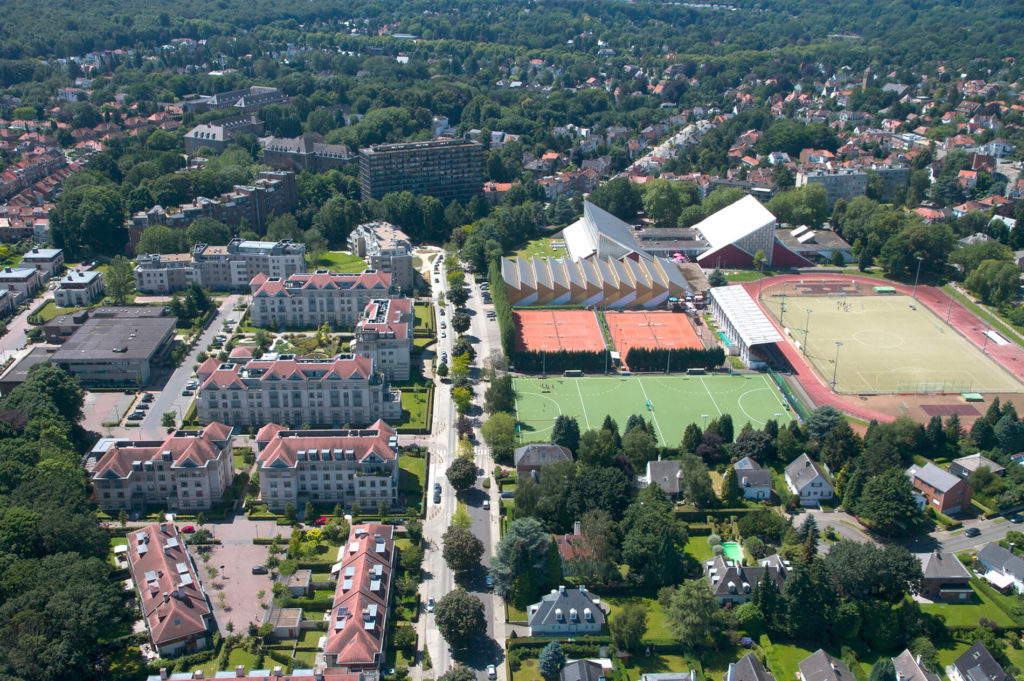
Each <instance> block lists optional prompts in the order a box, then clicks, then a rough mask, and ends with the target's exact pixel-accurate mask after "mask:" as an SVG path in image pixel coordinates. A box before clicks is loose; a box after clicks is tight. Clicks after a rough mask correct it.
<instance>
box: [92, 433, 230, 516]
mask: <svg viewBox="0 0 1024 681" xmlns="http://www.w3.org/2000/svg"><path fill="white" fill-rule="evenodd" d="M86 470H87V471H88V472H89V473H90V477H91V478H92V484H93V488H94V489H95V497H96V503H98V504H99V507H100V508H102V509H103V510H104V511H106V512H108V513H110V512H112V513H115V514H116V512H117V511H120V510H121V509H125V510H129V511H139V512H142V511H144V510H145V509H146V507H152V508H164V509H167V510H168V511H171V512H180V513H196V512H198V511H205V510H209V509H210V508H211V507H212V506H213V505H214V504H218V503H220V501H221V498H222V497H223V495H224V490H226V489H228V488H230V487H231V481H232V479H233V478H234V464H233V458H232V449H231V428H229V427H228V426H225V425H224V424H222V423H211V424H209V425H208V426H206V427H205V428H203V429H202V430H176V431H174V432H173V433H171V434H170V435H168V436H167V437H166V438H164V439H163V440H128V439H126V438H109V437H105V438H101V439H100V440H99V442H97V443H96V445H95V446H94V447H93V448H92V452H90V454H89V457H88V458H87V461H86Z"/></svg>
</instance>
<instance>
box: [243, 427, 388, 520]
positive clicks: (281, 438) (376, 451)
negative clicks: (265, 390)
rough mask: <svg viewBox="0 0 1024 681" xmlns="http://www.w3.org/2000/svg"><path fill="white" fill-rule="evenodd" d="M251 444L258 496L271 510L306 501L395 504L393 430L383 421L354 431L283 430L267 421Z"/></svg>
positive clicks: (360, 505)
mask: <svg viewBox="0 0 1024 681" xmlns="http://www.w3.org/2000/svg"><path fill="white" fill-rule="evenodd" d="M256 445H257V448H258V450H259V454H258V456H257V457H256V464H257V466H258V467H259V471H260V499H261V500H262V501H263V503H265V504H267V506H268V507H270V508H272V509H274V510H280V509H283V508H284V507H285V505H286V504H288V503H289V502H291V503H292V504H295V506H296V507H297V508H298V507H300V506H301V505H302V504H304V503H305V502H307V501H312V502H313V503H325V504H334V503H341V504H344V506H345V507H346V508H351V506H352V504H353V503H358V504H359V507H360V508H371V509H375V508H377V507H378V506H379V505H380V503H381V502H382V501H383V502H384V503H386V504H387V505H388V506H389V507H394V506H397V505H398V501H399V499H398V481H399V477H398V476H399V472H398V470H399V468H398V433H397V431H395V429H394V428H392V427H390V426H389V425H387V424H386V423H384V422H383V421H377V422H376V423H374V424H373V425H371V426H369V427H368V428H362V429H358V430H288V429H287V428H285V427H284V426H279V425H277V424H276V423H269V424H267V425H265V426H263V427H262V428H261V429H260V431H259V433H257V435H256ZM308 521H309V519H308V518H307V522H308Z"/></svg>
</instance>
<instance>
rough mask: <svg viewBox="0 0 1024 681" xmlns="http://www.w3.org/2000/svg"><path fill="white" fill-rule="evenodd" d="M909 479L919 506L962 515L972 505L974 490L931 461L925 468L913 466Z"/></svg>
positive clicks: (908, 470)
mask: <svg viewBox="0 0 1024 681" xmlns="http://www.w3.org/2000/svg"><path fill="white" fill-rule="evenodd" d="M907 477H908V478H910V483H911V484H912V485H913V486H914V493H915V494H914V496H915V499H916V500H917V503H918V506H919V507H920V508H921V510H924V508H925V506H930V507H931V508H934V509H935V510H936V511H938V512H939V513H945V514H953V513H960V512H961V511H963V510H965V509H967V508H969V507H970V505H971V495H972V494H973V492H974V490H973V489H972V488H971V486H970V485H969V484H967V482H966V481H964V480H963V479H961V478H958V477H957V476H955V475H953V474H951V473H949V472H947V471H944V470H942V469H941V468H939V467H938V466H936V465H935V464H933V463H932V462H931V461H929V462H928V463H926V464H925V465H924V466H918V465H917V464H914V465H912V466H911V467H910V468H908V469H907Z"/></svg>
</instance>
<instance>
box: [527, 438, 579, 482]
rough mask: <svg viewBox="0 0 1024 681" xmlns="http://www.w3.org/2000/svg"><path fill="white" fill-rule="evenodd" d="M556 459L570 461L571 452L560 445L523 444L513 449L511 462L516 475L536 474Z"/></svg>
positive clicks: (556, 460)
mask: <svg viewBox="0 0 1024 681" xmlns="http://www.w3.org/2000/svg"><path fill="white" fill-rule="evenodd" d="M558 461H572V452H570V451H569V449H568V448H566V447H563V446H561V445H542V444H534V445H525V446H523V447H519V448H517V449H516V450H515V452H514V454H513V462H514V463H515V467H516V475H517V476H519V477H523V476H530V475H532V476H537V475H538V474H539V473H540V471H541V469H542V468H543V467H544V466H547V465H549V464H552V463H556V462H558Z"/></svg>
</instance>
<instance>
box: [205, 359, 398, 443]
mask: <svg viewBox="0 0 1024 681" xmlns="http://www.w3.org/2000/svg"><path fill="white" fill-rule="evenodd" d="M196 374H197V376H198V377H199V382H200V388H199V392H198V397H197V403H198V415H199V420H200V422H202V423H211V422H214V421H218V422H221V423H227V424H229V425H231V426H243V427H245V426H251V427H262V426H263V425H265V424H267V423H284V424H289V425H291V426H296V427H297V426H300V425H303V424H308V425H312V426H332V427H336V428H340V427H341V426H342V425H357V426H360V425H367V424H371V423H374V422H376V421H377V420H379V419H384V420H387V421H394V420H398V419H400V418H401V417H402V394H401V393H400V392H399V391H397V390H392V389H391V387H390V386H389V385H388V383H387V382H386V381H385V380H384V378H383V377H382V376H381V375H380V373H379V372H378V371H377V369H376V367H375V366H374V362H373V360H372V359H370V358H369V357H364V356H362V355H338V356H336V357H332V358H329V359H303V358H298V357H296V356H295V355H276V354H269V355H264V356H263V357H262V358H260V359H254V360H249V361H248V362H247V363H245V364H233V363H220V362H218V361H216V360H215V359H213V358H211V359H207V360H206V361H205V362H203V364H202V365H201V366H200V367H199V370H198V371H197V372H196Z"/></svg>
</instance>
